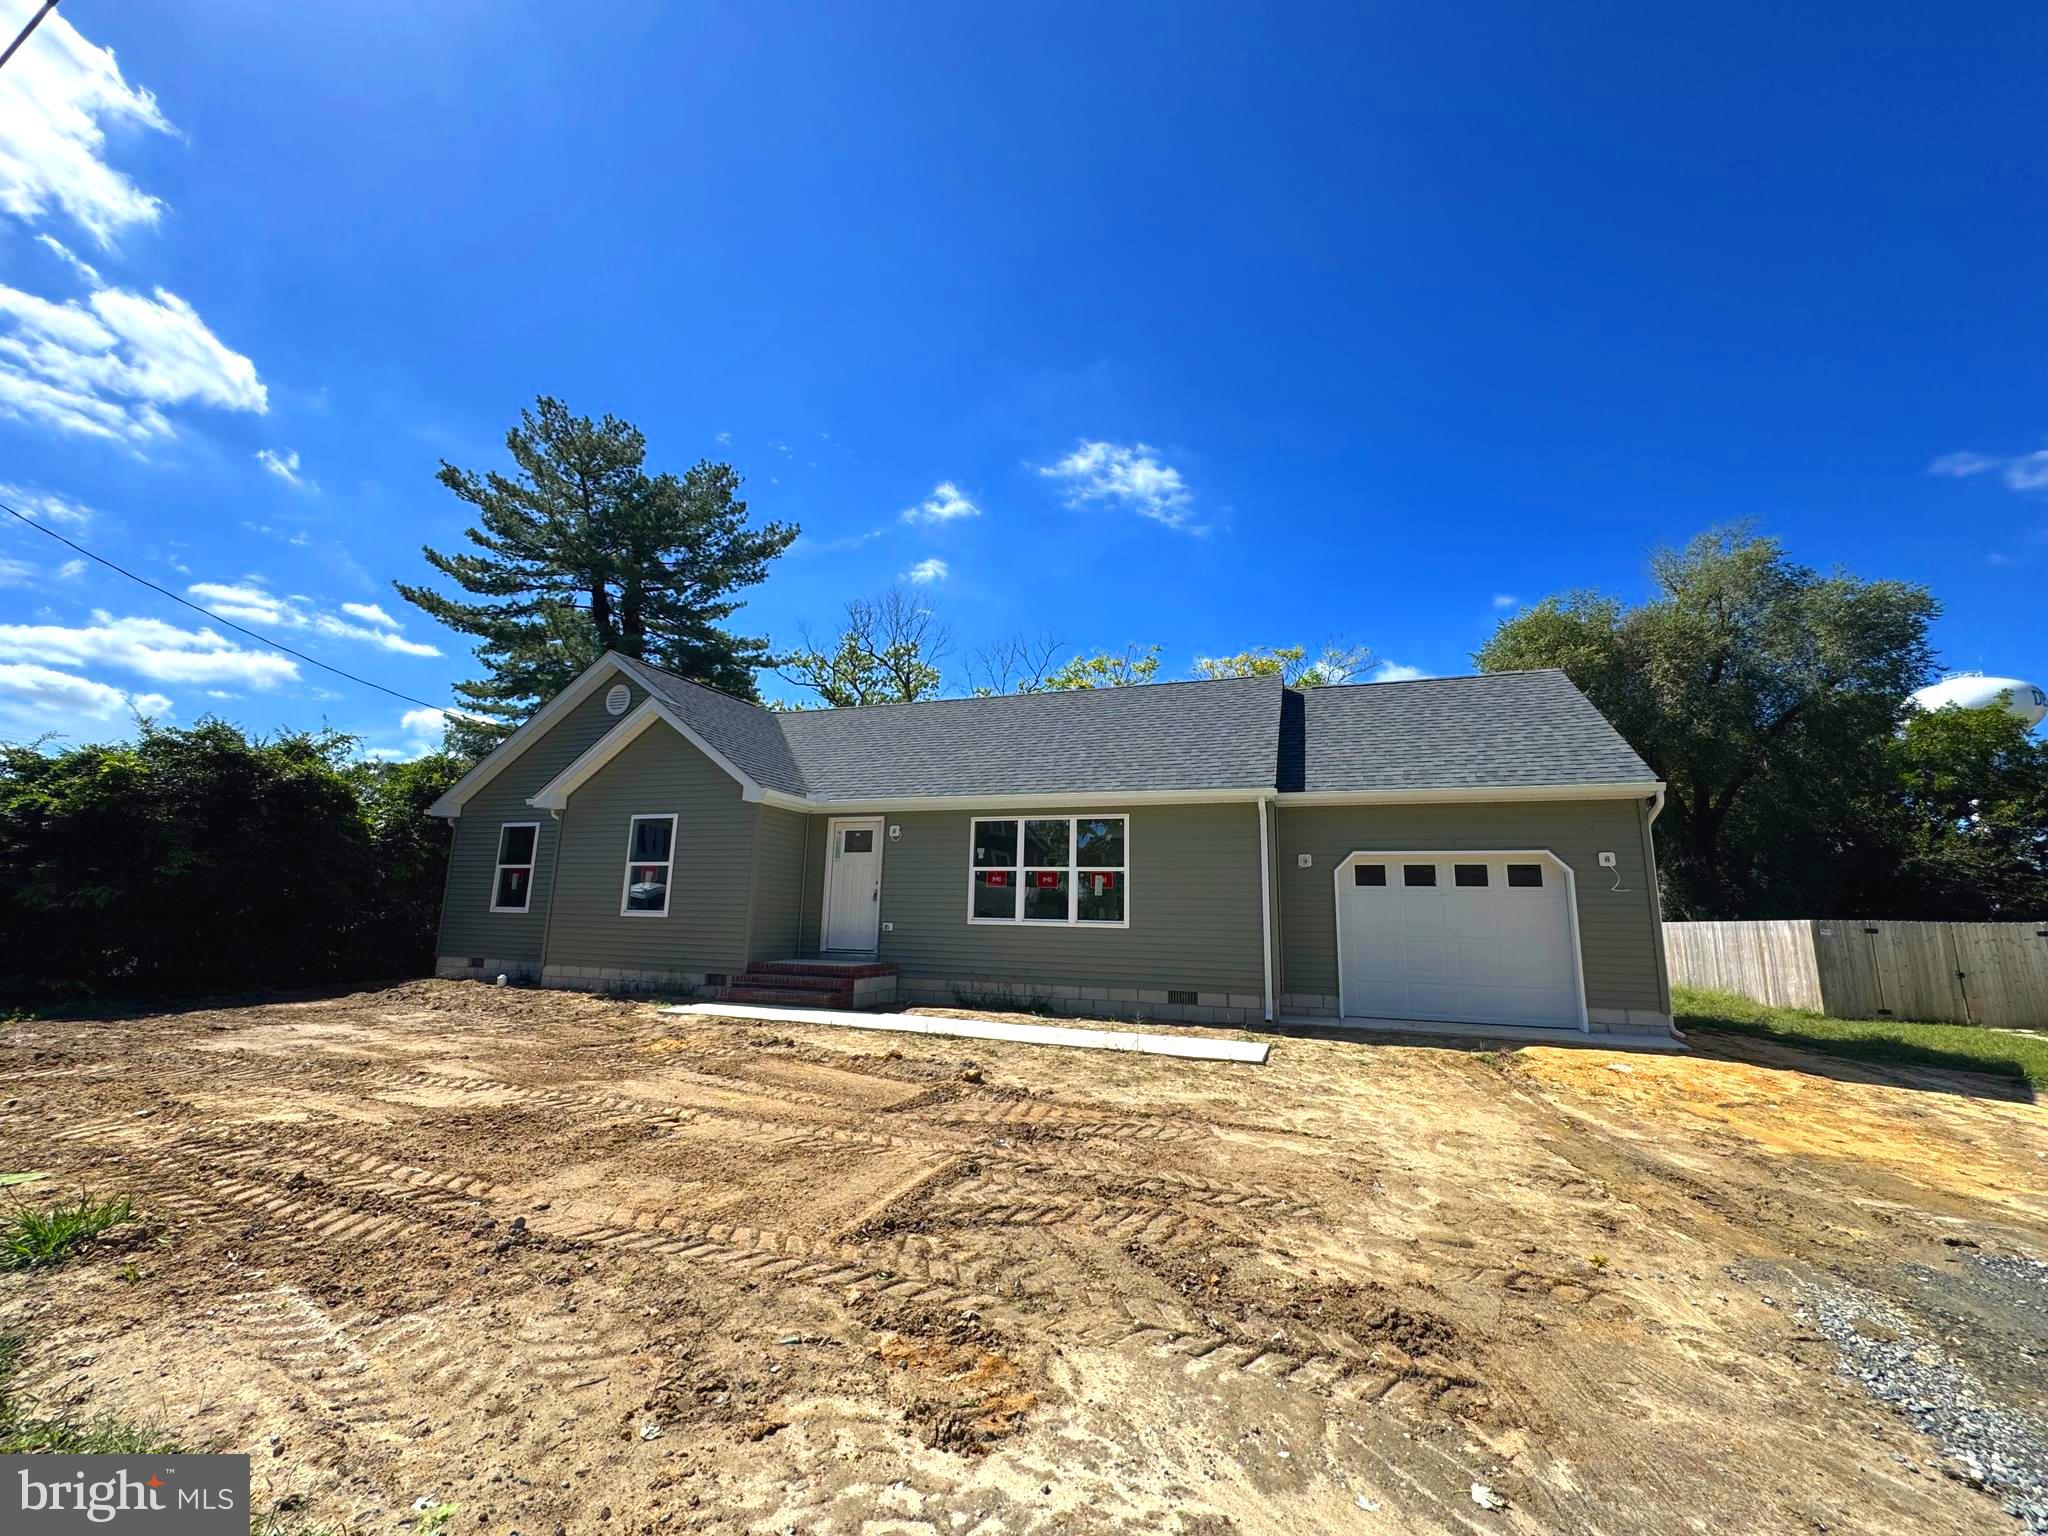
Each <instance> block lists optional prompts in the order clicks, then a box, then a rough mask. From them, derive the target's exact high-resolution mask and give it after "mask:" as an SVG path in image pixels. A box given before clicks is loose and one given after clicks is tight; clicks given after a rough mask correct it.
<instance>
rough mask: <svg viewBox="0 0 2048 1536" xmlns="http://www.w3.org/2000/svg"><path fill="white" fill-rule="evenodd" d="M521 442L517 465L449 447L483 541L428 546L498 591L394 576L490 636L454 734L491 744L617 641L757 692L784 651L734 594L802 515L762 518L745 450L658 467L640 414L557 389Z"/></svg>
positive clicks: (761, 571) (529, 419)
mask: <svg viewBox="0 0 2048 1536" xmlns="http://www.w3.org/2000/svg"><path fill="white" fill-rule="evenodd" d="M505 446H506V447H507V448H508V449H509V450H510V451H511V454H512V459H513V462H514V464H515V466H516V469H517V473H516V474H515V475H511V476H507V475H501V474H498V473H496V472H495V471H493V472H487V473H485V474H482V475H477V474H473V473H471V472H470V471H468V470H463V469H458V468H456V467H455V466H454V465H453V464H449V463H447V462H445V461H444V462H443V463H442V465H441V471H440V474H439V476H438V477H437V478H438V479H439V480H440V482H441V483H442V484H443V485H445V486H447V487H448V489H449V490H451V491H453V492H454V493H455V494H456V496H458V497H459V498H461V499H462V500H463V501H465V502H467V503H469V504H470V505H471V506H472V507H474V508H476V511H477V519H478V525H477V526H474V527H471V528H470V529H468V530H467V532H468V537H469V540H470V543H471V544H473V545H474V546H475V550H474V551H458V552H455V553H452V554H449V553H443V552H442V551H440V550H437V549H433V548H431V547H428V548H426V549H424V550H423V553H424V554H425V555H426V558H427V562H428V563H429V564H430V565H432V566H433V567H434V569H435V570H437V571H439V572H441V573H442V574H443V575H444V576H447V577H448V578H450V579H451V580H452V581H454V582H455V584H456V585H457V586H459V587H461V588H462V589H463V591H465V592H468V593H471V594H473V595H474V596H476V597H478V598H482V599H486V601H482V602H464V601H461V600H459V599H457V598H452V597H447V596H444V595H443V594H441V593H439V592H435V591H432V590H430V589H428V588H426V587H418V586H409V585H407V584H406V583H404V582H394V583H393V585H394V586H396V587H397V589H398V592H399V595H400V596H402V597H404V598H405V600H406V601H407V602H409V603H413V604H415V605H417V606H418V607H420V608H422V609H424V610H425V611H426V612H427V613H428V614H430V615H432V616H433V617H434V618H436V619H438V620H439V621H440V622H441V623H443V624H445V625H447V626H448V627H449V628H450V629H455V630H460V631H461V632H462V633H464V634H469V635H475V636H476V637H477V638H478V641H479V642H480V643H479V644H478V646H477V648H476V654H477V657H478V659H479V660H480V661H482V662H483V664H484V665H485V666H486V667H487V668H489V670H490V675H489V676H488V677H484V678H480V679H478V680H476V681H474V682H465V683H457V684H456V685H455V693H456V695H457V697H458V699H459V700H460V709H461V713H462V716H466V717H468V718H460V717H457V716H453V715H451V718H450V727H449V734H450V741H451V745H453V746H455V747H456V748H457V749H459V750H470V751H477V750H487V749H488V748H489V747H490V746H491V745H493V744H495V742H496V741H498V740H501V739H502V738H503V737H504V736H505V734H506V733H507V732H509V731H510V730H511V729H512V728H513V727H515V726H516V725H518V723H519V722H520V721H521V720H523V719H525V718H526V716H528V715H529V714H531V713H532V712H533V711H534V710H535V709H536V708H538V707H539V706H540V705H541V704H542V703H543V702H545V701H546V700H547V699H549V698H552V697H553V696H554V695H555V694H556V693H558V692H560V691H561V689H562V688H563V687H564V686H566V685H567V684H568V683H569V681H570V680H571V679H573V678H574V677H575V676H576V674H577V673H579V672H581V671H582V670H583V669H584V668H585V667H587V666H589V665H590V663H591V662H593V661H595V660H596V659H597V657H598V656H600V655H602V654H603V653H604V652H605V651H608V650H610V651H619V652H623V653H624V654H625V655H628V656H635V657H638V658H640V659H641V660H643V661H648V662H651V663H653V664H654V665H656V666H659V667H665V668H667V669H668V670H670V671H672V672H678V673H681V674H682V675H683V676H684V677H688V678H693V679H695V680H696V681H698V682H702V683H708V684H710V685H711V686H712V687H714V688H720V689H723V690H724V691H726V692H727V693H734V694H738V695H739V696H740V697H742V698H749V699H751V698H753V697H755V692H754V672H755V669H757V668H759V667H764V666H768V665H771V664H772V660H773V658H772V657H771V656H770V654H769V650H768V642H767V641H766V640H764V639H757V638H753V637H749V636H743V635H736V634H734V633H732V632H731V631H730V630H728V629H726V628H724V627H723V626H724V622H725V621H726V620H727V619H729V618H730V617H731V616H732V615H733V614H734V613H735V612H737V611H738V610H739V608H740V606H741V599H739V598H738V597H736V596H734V595H733V594H735V593H737V592H739V591H740V590H742V589H744V588H746V587H750V586H753V585H755V584H756V583H758V582H759V581H761V579H762V578H763V577H764V576H765V575H766V574H767V568H768V562H769V561H771V560H773V559H774V558H775V557H776V556H777V555H779V554H781V553H782V551H783V550H784V549H785V548H787V547H788V545H789V543H790V541H791V540H792V539H794V538H795V537H796V535H797V530H796V528H795V527H794V526H792V525H789V524H786V523H765V524H763V525H761V526H759V527H755V526H753V525H751V524H749V522H748V521H747V504H746V503H745V502H744V501H741V500H739V499H738V497H737V495H736V492H737V491H738V489H739V485H740V477H739V475H738V474H737V473H736V472H735V471H734V470H733V468H732V466H731V465H729V464H714V463H711V462H710V461H708V460H703V461H700V462H699V463H698V464H697V465H696V466H695V467H693V468H691V469H689V470H687V471H686V472H684V473H683V474H682V475H681V476H677V475H673V474H659V475H650V474H648V473H647V470H646V467H645V465H646V457H647V440H646V438H645V437H644V436H643V435H642V434H641V432H640V430H639V429H638V428H637V427H635V426H633V425H632V424H631V423H630V422H624V421H620V420H619V419H618V418H616V417H613V416H606V417H605V418H604V419H603V420H602V421H592V420H591V419H590V418H589V417H588V416H572V415H571V414H570V413H569V410H568V407H566V406H564V405H563V404H562V403H561V402H560V401H558V400H553V399H550V398H548V397H547V396H545V395H543V396H541V397H540V398H539V399H538V400H537V401H535V403H534V406H533V409H531V410H527V411H522V412H521V413H520V417H519V425H518V426H516V427H514V428H513V429H512V430H511V431H510V432H508V433H507V434H506V436H505Z"/></svg>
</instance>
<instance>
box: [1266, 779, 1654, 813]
mask: <svg viewBox="0 0 2048 1536" xmlns="http://www.w3.org/2000/svg"><path fill="white" fill-rule="evenodd" d="M1663 792H1664V785H1663V784H1662V783H1661V782H1660V781H1658V780H1655V779H1650V780H1645V781H1643V782H1641V783H1637V784H1483V785H1476V786H1460V787H1458V788H1455V789H1451V788H1445V789H1325V790H1319V791H1317V792H1315V793H1313V794H1281V795H1277V796H1275V797H1274V804H1275V805H1277V806H1280V807H1283V808H1284V807H1286V806H1290V805H1455V804H1458V803H1460V802H1466V803H1484V802H1487V801H1496V802H1497V801H1525V800H1642V799H1647V798H1649V797H1651V796H1653V795H1661V794H1662V793H1663Z"/></svg>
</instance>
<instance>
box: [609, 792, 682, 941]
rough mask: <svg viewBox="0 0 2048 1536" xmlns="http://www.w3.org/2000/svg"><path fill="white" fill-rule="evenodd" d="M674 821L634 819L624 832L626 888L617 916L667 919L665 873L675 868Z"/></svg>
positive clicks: (664, 818)
mask: <svg viewBox="0 0 2048 1536" xmlns="http://www.w3.org/2000/svg"><path fill="white" fill-rule="evenodd" d="M675 857H676V819H675V817H673V816H635V817H634V818H633V821H632V824H631V826H629V827H628V828H627V831H626V889H625V892H624V893H623V894H622V895H621V896H620V897H619V915H620V916H621V917H666V916H668V884H669V880H668V877H669V871H670V870H671V869H673V868H674V867H675Z"/></svg>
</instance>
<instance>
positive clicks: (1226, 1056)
mask: <svg viewBox="0 0 2048 1536" xmlns="http://www.w3.org/2000/svg"><path fill="white" fill-rule="evenodd" d="M661 1011H662V1012H663V1013H680V1014H695V1015H697V1016H699V1017H703V1018H718V1019H758V1020H762V1021H764V1022H769V1023H776V1024H840V1025H844V1026H845V1027H846V1028H848V1029H879V1030H888V1031H893V1032H896V1033H900V1034H908V1035H943V1036H949V1037H951V1038H954V1039H959V1040H1013V1041H1016V1042H1017V1043H1019V1044H1022V1045H1068V1046H1073V1047H1075V1048H1077V1049H1079V1050H1084V1051H1136V1052H1138V1053H1140V1054H1142V1055H1146V1056H1179V1057H1182V1058H1184V1059H1186V1060H1189V1061H1241V1062H1247V1063H1250V1064H1251V1065H1253V1066H1257V1065H1260V1064H1261V1063H1263V1062H1264V1061H1265V1059H1266V1049H1267V1047H1266V1043H1265V1042H1264V1041H1263V1040H1218V1039H1208V1038H1200V1037H1197V1036H1193V1035H1148V1034H1142V1033H1140V1032H1139V1031H1137V1030H1129V1029H1069V1028H1067V1027H1065V1026H1064V1025H1059V1024H1006V1023H1003V1022H1001V1021H999V1020H996V1019H945V1018H928V1017H926V1016H924V1015H922V1014H912V1013H849V1012H846V1011H844V1010H842V1009H837V1008H764V1007H761V1006H759V1005H758V1004H754V1003H687V1004H685V1005H683V1006H682V1007H679V1008H664V1009H662V1010H661Z"/></svg>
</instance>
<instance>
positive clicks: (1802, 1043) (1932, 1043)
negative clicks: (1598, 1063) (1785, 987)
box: [1671, 987, 2048, 1091]
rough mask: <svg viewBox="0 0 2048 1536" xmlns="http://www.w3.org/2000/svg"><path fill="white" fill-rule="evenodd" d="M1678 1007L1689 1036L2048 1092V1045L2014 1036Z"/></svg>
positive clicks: (1757, 1007) (1710, 1001) (1800, 1012)
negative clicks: (1978, 1077)
mask: <svg viewBox="0 0 2048 1536" xmlns="http://www.w3.org/2000/svg"><path fill="white" fill-rule="evenodd" d="M1671 1008H1672V1013H1673V1016H1674V1017H1675V1018H1676V1019H1677V1021H1678V1027H1679V1028H1680V1029H1683V1030H1693V1029H1709V1030H1711V1029H1719V1030H1725V1031H1726V1032H1728V1033H1729V1034H1735V1035H1748V1036H1750V1037H1752V1038H1753V1039H1758V1040H1775V1041H1777V1042H1778V1043H1779V1044H1781V1045H1792V1046H1798V1047H1800V1048H1801V1049H1802V1050H1809V1051H1818V1052H1820V1053H1821V1054H1823V1055H1828V1056H1843V1057H1847V1058H1849V1059H1850V1060H1853V1061H1868V1062H1876V1063H1879V1064H1881V1065H1885V1066H1906V1067H1943V1068H1947V1069H1948V1070H1949V1071H1952V1072H1984V1073H1988V1074H1990V1075H1991V1076H1994V1077H2007V1078H2015V1079H2018V1080H2019V1081H2021V1082H2025V1083H2030V1084H2032V1085H2033V1087H2034V1088H2035V1089H2036V1090H2037V1091H2040V1090H2048V1040H2042V1039H2038V1038H2036V1037H2034V1036H2032V1035H2020V1034H2014V1033H2012V1032H2011V1031H2010V1030H2002V1029H1980V1028H1978V1027H1976V1026H1974V1025H1969V1024H1909V1023H1906V1022H1904V1021H1902V1020H1898V1019H1830V1018H1824V1017H1823V1016H1822V1015H1820V1014H1817V1013H1809V1012H1807V1011H1806V1010H1805V1009H1803V1008H1773V1007H1771V1006H1770V1005H1769V1004H1767V1003H1759V1002H1753V1001H1752V1000H1750V999H1749V998H1746V997H1737V996H1736V995H1735V994H1733V993H1732V992H1709V991H1706V990H1704V989H1703V988H1698V987H1673V988H1672V989H1671Z"/></svg>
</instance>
